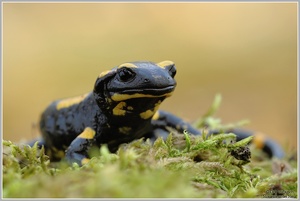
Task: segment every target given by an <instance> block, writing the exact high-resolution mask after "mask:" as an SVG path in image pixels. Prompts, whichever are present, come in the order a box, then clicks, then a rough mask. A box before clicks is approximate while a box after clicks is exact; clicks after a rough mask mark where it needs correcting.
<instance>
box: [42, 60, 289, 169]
mask: <svg viewBox="0 0 300 201" xmlns="http://www.w3.org/2000/svg"><path fill="white" fill-rule="evenodd" d="M175 74H176V68H175V64H174V63H173V62H172V61H163V62H160V63H152V62H131V63H124V64H121V65H119V66H117V67H114V68H113V69H111V70H108V71H105V72H102V73H101V74H100V75H99V76H98V77H97V79H96V82H95V85H94V89H93V91H92V92H90V93H87V94H84V95H82V96H78V97H74V98H68V99H62V100H57V101H54V102H53V103H52V104H50V105H49V106H48V108H46V110H45V111H44V112H43V113H42V115H41V119H40V130H41V133H42V139H40V140H39V146H42V145H43V146H44V147H45V150H46V153H47V154H48V155H49V156H50V158H51V160H52V161H55V160H60V159H62V158H64V157H65V158H66V159H67V161H69V162H70V163H72V162H76V163H78V164H80V165H82V164H85V163H86V162H88V161H89V156H88V151H89V149H90V148H91V147H92V146H95V145H96V146H100V145H101V144H107V146H108V148H109V150H110V151H111V152H115V151H116V150H117V149H118V147H119V145H120V144H123V143H128V142H131V141H133V140H135V139H139V138H142V137H144V138H150V139H152V140H154V139H156V138H157V137H159V136H163V137H164V138H166V136H167V135H168V134H169V131H168V129H167V127H171V128H174V129H176V130H178V131H179V132H183V131H184V130H187V131H188V132H189V133H190V134H195V135H199V134H201V132H200V131H199V130H198V129H196V128H194V127H192V126H191V125H190V124H189V123H187V122H185V121H183V120H182V119H181V118H178V117H176V116H174V115H172V114H170V113H168V112H165V111H161V110H158V108H159V105H160V104H161V103H162V101H163V100H164V99H165V98H167V97H169V96H171V95H172V93H173V91H174V89H175V87H176V81H175V79H174V77H175ZM233 132H234V133H235V134H237V136H238V138H245V137H248V136H250V135H253V132H250V131H243V130H235V131H233ZM258 141H259V143H260V144H261V147H262V149H264V150H265V151H266V152H267V153H268V154H269V155H270V157H273V156H275V157H278V158H281V157H283V155H284V152H283V151H282V149H281V147H280V146H279V145H278V144H277V143H275V142H274V141H273V140H271V139H267V140H258Z"/></svg>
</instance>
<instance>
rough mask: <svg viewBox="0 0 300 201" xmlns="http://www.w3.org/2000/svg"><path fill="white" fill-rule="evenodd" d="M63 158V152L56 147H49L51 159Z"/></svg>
mask: <svg viewBox="0 0 300 201" xmlns="http://www.w3.org/2000/svg"><path fill="white" fill-rule="evenodd" d="M64 156H65V152H64V151H63V150H59V149H57V148H56V147H51V157H53V158H56V159H61V158H63V157H64Z"/></svg>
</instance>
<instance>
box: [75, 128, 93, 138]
mask: <svg viewBox="0 0 300 201" xmlns="http://www.w3.org/2000/svg"><path fill="white" fill-rule="evenodd" d="M95 134H96V132H95V131H94V129H92V128H90V127H86V128H85V129H84V131H83V132H82V133H81V134H80V135H79V136H78V137H80V138H84V139H93V138H94V136H95Z"/></svg>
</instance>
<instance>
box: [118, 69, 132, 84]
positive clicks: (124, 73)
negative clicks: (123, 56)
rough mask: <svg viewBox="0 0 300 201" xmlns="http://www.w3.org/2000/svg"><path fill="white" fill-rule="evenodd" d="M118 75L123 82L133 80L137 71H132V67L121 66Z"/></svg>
mask: <svg viewBox="0 0 300 201" xmlns="http://www.w3.org/2000/svg"><path fill="white" fill-rule="evenodd" d="M118 75H119V78H120V80H121V81H123V82H127V81H129V80H131V79H132V78H134V76H135V73H134V72H132V71H131V70H130V69H128V68H121V69H120V70H119V71H118Z"/></svg>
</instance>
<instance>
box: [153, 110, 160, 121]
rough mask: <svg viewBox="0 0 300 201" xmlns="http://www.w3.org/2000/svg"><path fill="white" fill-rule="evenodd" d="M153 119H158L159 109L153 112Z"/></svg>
mask: <svg viewBox="0 0 300 201" xmlns="http://www.w3.org/2000/svg"><path fill="white" fill-rule="evenodd" d="M152 119H153V120H158V119H159V111H157V112H155V114H154V115H153V117H152Z"/></svg>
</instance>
